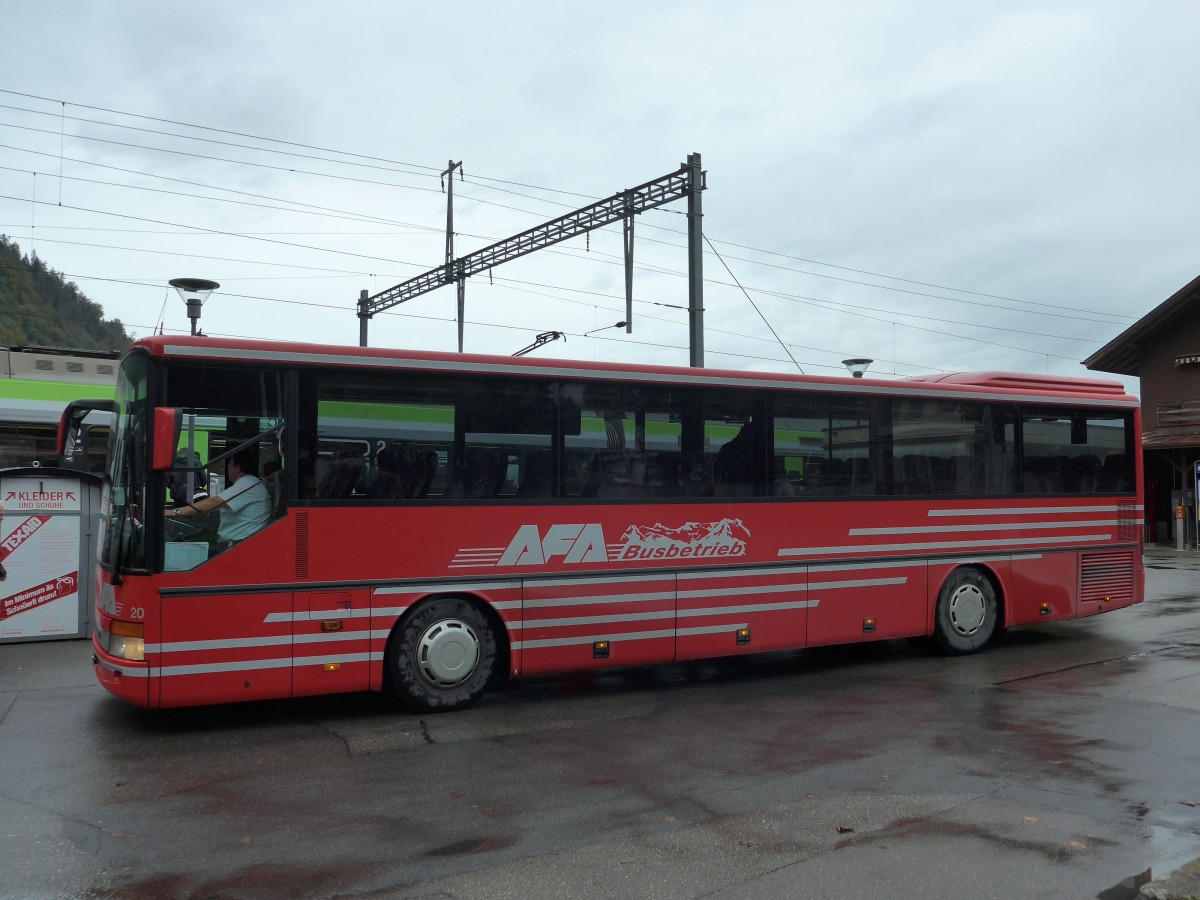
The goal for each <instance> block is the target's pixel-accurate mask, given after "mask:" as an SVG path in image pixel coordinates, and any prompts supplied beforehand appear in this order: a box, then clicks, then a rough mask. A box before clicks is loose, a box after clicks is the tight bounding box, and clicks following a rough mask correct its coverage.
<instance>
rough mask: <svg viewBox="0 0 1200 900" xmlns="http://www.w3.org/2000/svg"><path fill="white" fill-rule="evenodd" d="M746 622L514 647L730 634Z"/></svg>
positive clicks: (515, 645)
mask: <svg viewBox="0 0 1200 900" xmlns="http://www.w3.org/2000/svg"><path fill="white" fill-rule="evenodd" d="M748 627H749V625H748V624H747V623H745V622H737V623H735V624H731V625H701V626H699V627H696V628H680V629H676V630H672V631H641V632H636V631H635V632H633V633H632V634H591V635H586V636H584V637H569V638H547V639H545V640H536V641H514V642H513V649H514V650H516V649H520V650H540V649H543V648H548V647H572V646H577V645H579V644H592V643H595V642H596V641H610V642H613V643H615V642H617V641H645V640H651V639H654V638H676V637H695V636H699V635H702V634H730V633H732V632H735V631H739V630H740V629H742V628H748Z"/></svg>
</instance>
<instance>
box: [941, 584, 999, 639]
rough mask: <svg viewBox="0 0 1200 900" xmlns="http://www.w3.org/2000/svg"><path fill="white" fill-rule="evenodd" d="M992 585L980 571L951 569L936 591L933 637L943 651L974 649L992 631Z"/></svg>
mask: <svg viewBox="0 0 1200 900" xmlns="http://www.w3.org/2000/svg"><path fill="white" fill-rule="evenodd" d="M998 615H999V606H998V604H997V602H996V588H995V586H994V585H993V584H992V582H991V579H989V578H988V577H987V576H986V575H985V574H983V572H981V571H979V570H978V569H973V568H969V567H968V568H962V569H955V570H954V571H953V572H952V573H951V574H950V577H949V578H947V579H946V582H945V584H943V585H942V590H941V591H940V592H939V593H938V602H937V616H936V619H935V622H934V627H933V637H934V640H935V641H936V642H937V646H938V647H940V648H941V649H942V651H943V652H945V653H950V654H963V653H974V652H975V651H976V650H980V649H982V648H983V647H984V646H985V645H986V644H987V643H988V641H990V640H991V639H992V637H993V636H994V635H995V633H996V621H997V618H998Z"/></svg>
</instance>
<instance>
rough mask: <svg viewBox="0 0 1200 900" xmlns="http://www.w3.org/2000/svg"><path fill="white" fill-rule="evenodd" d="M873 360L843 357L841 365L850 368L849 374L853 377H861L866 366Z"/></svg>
mask: <svg viewBox="0 0 1200 900" xmlns="http://www.w3.org/2000/svg"><path fill="white" fill-rule="evenodd" d="M873 362H875V360H873V359H866V358H865V357H859V358H855V359H843V360H842V365H843V366H845V367H846V368H847V369H849V370H850V374H851V375H852V376H853V377H854V378H862V377H863V372H865V371H867V366H869V365H871V363H873Z"/></svg>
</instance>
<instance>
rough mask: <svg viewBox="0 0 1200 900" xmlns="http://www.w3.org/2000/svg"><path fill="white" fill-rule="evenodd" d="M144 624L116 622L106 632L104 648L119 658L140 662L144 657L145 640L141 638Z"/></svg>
mask: <svg viewBox="0 0 1200 900" xmlns="http://www.w3.org/2000/svg"><path fill="white" fill-rule="evenodd" d="M143 632H144V626H143V625H142V623H141V622H116V621H114V622H113V623H112V629H111V630H110V631H109V632H107V634H106V637H107V638H108V640H107V641H106V646H105V649H106V650H108V652H109V654H111V655H112V656H116V657H118V658H120V659H129V660H134V661H137V662H141V661H143V660H144V659H145V658H146V641H145V639H144V638H143Z"/></svg>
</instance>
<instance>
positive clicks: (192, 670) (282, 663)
mask: <svg viewBox="0 0 1200 900" xmlns="http://www.w3.org/2000/svg"><path fill="white" fill-rule="evenodd" d="M303 659H311V660H312V662H311V663H310V662H303V663H302V664H303V665H317V664H318V663H325V662H379V661H380V660H382V659H383V654H382V653H374V652H372V653H348V654H334V655H332V656H330V657H328V658H324V657H318V656H314V657H305V658H303ZM291 667H292V660H291V659H290V658H289V659H257V660H246V661H245V662H233V663H202V664H198V665H194V666H163V667H161V668H159V669H156V670H155V674H158V675H164V676H167V675H215V674H217V673H219V672H254V671H257V670H261V669H283V668H291Z"/></svg>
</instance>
